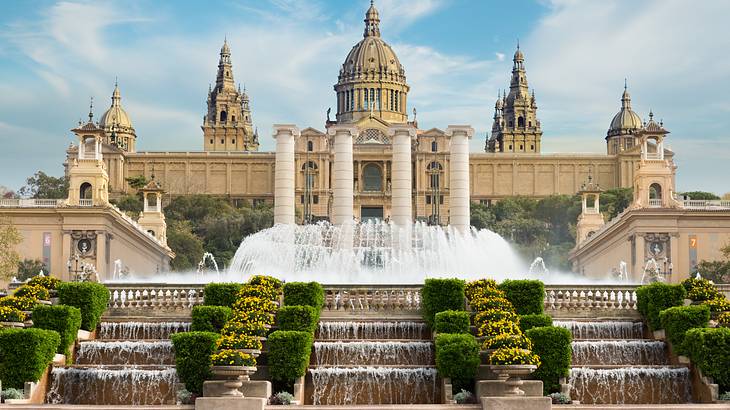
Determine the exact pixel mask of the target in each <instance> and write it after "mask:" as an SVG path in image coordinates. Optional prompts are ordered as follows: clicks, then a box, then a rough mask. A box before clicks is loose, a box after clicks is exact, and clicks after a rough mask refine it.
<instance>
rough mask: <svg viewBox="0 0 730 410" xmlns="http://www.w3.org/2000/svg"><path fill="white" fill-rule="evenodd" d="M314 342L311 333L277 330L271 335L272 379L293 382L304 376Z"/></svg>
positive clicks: (270, 370) (270, 363)
mask: <svg viewBox="0 0 730 410" xmlns="http://www.w3.org/2000/svg"><path fill="white" fill-rule="evenodd" d="M284 286H285V287H286V285H284ZM284 292H285V293H286V290H285V291H284ZM313 341H314V336H313V335H312V334H311V333H309V332H297V331H285V330H277V331H276V332H274V333H272V334H271V335H269V340H268V345H269V357H268V361H269V374H270V375H271V378H272V379H273V380H276V381H282V382H291V381H293V380H296V379H297V378H299V377H302V376H304V375H305V374H306V373H307V367H308V366H309V356H310V354H311V353H312V343H313Z"/></svg>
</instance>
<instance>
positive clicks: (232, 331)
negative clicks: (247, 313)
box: [221, 321, 268, 337]
mask: <svg viewBox="0 0 730 410" xmlns="http://www.w3.org/2000/svg"><path fill="white" fill-rule="evenodd" d="M267 332H268V329H266V327H265V326H264V325H263V324H262V323H252V322H247V323H244V322H233V321H229V322H228V323H226V325H225V326H223V329H221V334H222V335H224V336H231V335H246V336H258V337H265V336H266V333H267Z"/></svg>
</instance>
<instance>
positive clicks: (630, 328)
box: [553, 320, 644, 339]
mask: <svg viewBox="0 0 730 410" xmlns="http://www.w3.org/2000/svg"><path fill="white" fill-rule="evenodd" d="M553 326H560V327H564V328H566V329H568V330H570V331H571V333H573V338H574V339H641V338H643V335H644V325H643V324H642V323H641V322H631V321H621V320H609V321H596V322H581V321H575V320H572V321H561V320H555V321H553Z"/></svg>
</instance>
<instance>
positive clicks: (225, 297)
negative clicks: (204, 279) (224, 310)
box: [203, 283, 243, 307]
mask: <svg viewBox="0 0 730 410" xmlns="http://www.w3.org/2000/svg"><path fill="white" fill-rule="evenodd" d="M241 286H243V285H241V284H240V283H209V284H207V285H205V289H204V290H203V304H204V305H206V306H225V307H231V306H233V303H235V302H236V299H238V292H239V291H240V290H241Z"/></svg>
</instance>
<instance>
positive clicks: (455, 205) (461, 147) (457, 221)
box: [437, 125, 474, 232]
mask: <svg viewBox="0 0 730 410" xmlns="http://www.w3.org/2000/svg"><path fill="white" fill-rule="evenodd" d="M446 135H447V136H449V137H450V138H451V160H450V165H451V166H450V172H449V185H450V186H449V215H450V220H451V222H450V223H451V225H452V226H453V227H454V228H456V229H457V230H459V231H461V232H467V231H468V230H469V226H470V216H469V139H470V138H471V137H472V136H473V135H474V128H472V127H470V126H468V125H449V126H448V128H446ZM437 200H438V199H437Z"/></svg>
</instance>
